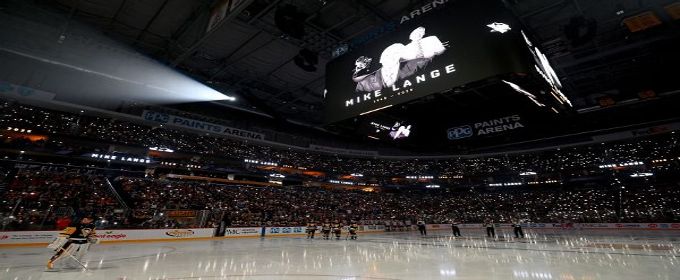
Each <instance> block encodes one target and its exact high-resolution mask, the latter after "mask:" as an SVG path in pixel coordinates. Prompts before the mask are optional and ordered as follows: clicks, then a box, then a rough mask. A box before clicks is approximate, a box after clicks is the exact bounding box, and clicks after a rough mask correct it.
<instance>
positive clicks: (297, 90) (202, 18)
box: [34, 0, 679, 126]
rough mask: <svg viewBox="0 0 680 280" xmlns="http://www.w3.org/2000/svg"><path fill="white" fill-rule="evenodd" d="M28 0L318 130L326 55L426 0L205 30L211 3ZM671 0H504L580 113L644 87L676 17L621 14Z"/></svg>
mask: <svg viewBox="0 0 680 280" xmlns="http://www.w3.org/2000/svg"><path fill="white" fill-rule="evenodd" d="M450 1H453V0H450ZM459 1H462V0H459ZM499 1H500V0H499ZM34 2H35V3H36V5H41V6H43V7H49V8H50V9H56V10H59V11H61V12H62V13H63V14H64V19H65V21H67V22H68V21H71V20H76V21H80V22H85V23H87V24H89V25H91V26H94V27H96V28H98V29H100V30H102V31H103V32H104V33H105V34H107V35H108V36H110V37H112V38H114V39H116V40H119V41H122V42H124V43H127V44H129V45H131V46H134V47H135V48H137V49H138V50H139V51H141V52H143V53H145V54H148V55H149V56H151V57H153V58H155V59H157V60H160V61H162V62H164V63H166V64H168V65H170V66H172V67H176V68H177V69H179V70H180V71H182V72H184V73H187V74H188V75H190V76H192V77H194V78H196V79H197V80H200V81H203V82H204V83H206V84H208V85H210V86H211V87H214V88H216V89H218V90H220V91H221V92H228V93H230V94H235V95H236V96H238V97H239V100H238V101H237V103H238V105H237V106H240V107H242V108H244V109H247V110H253V111H258V112H261V113H266V114H268V115H271V116H274V117H276V118H280V119H288V120H293V121H296V122H301V123H306V124H309V125H311V126H318V125H320V124H322V115H323V112H322V111H323V105H322V102H323V94H324V66H325V64H326V62H327V61H329V60H330V59H331V58H332V52H333V51H334V50H335V49H336V48H337V47H338V46H341V45H342V44H344V43H347V42H350V41H352V40H353V39H356V38H358V37H359V36H364V35H365V34H367V33H368V32H369V31H372V30H376V28H379V27H380V26H383V25H384V24H385V23H387V22H389V21H392V20H395V19H399V18H400V17H401V16H402V15H404V14H405V13H407V12H408V11H411V10H413V9H414V8H416V7H420V6H422V5H423V4H424V3H426V2H431V1H427V0H389V1H388V0H365V1H362V0H242V5H241V6H238V7H237V8H236V10H235V13H233V14H231V15H228V16H227V17H226V18H225V20H224V21H222V22H221V23H220V24H218V25H217V26H216V27H215V28H213V29H212V30H210V31H208V32H206V30H207V28H206V26H207V25H208V21H209V18H210V14H211V10H212V9H213V7H214V6H215V5H217V4H218V3H219V2H220V1H218V0H194V1H186V0H143V1H142V0H54V1H49V0H34ZM675 2H677V1H669V0H665V1H664V0H613V1H585V0H508V1H507V5H508V6H509V7H511V8H512V10H513V11H514V12H515V13H516V15H517V16H518V17H519V18H520V19H521V21H522V22H523V24H525V28H526V29H528V30H529V31H530V32H531V33H533V34H534V35H535V37H536V38H537V39H539V41H541V45H542V46H543V47H544V49H545V50H546V52H547V54H548V56H549V57H550V58H552V60H553V61H554V63H555V68H556V71H557V73H558V75H559V76H560V77H561V79H562V80H563V83H564V84H565V85H566V87H567V88H566V90H565V92H567V93H568V95H569V96H570V98H571V99H572V100H573V101H574V103H575V105H576V107H577V108H581V109H583V108H588V107H590V106H593V105H596V102H597V100H596V99H597V98H598V97H600V96H604V95H619V94H630V92H629V93H626V92H625V91H626V90H624V88H628V89H630V88H633V89H637V88H644V85H638V84H636V83H635V82H633V81H637V80H642V79H646V78H658V75H656V76H655V77H648V76H646V75H645V73H650V71H649V70H650V69H655V68H656V67H657V65H659V63H661V62H664V61H668V57H663V54H666V52H664V49H668V50H672V49H673V47H672V45H670V46H669V44H667V42H668V40H677V37H678V30H679V28H677V27H678V24H679V23H678V21H677V20H676V21H674V22H673V21H670V23H669V24H664V25H663V26H661V27H657V28H653V29H652V30H648V31H645V32H636V33H632V32H631V31H629V30H628V28H626V26H625V25H623V24H622V20H623V19H625V18H627V17H630V16H633V15H638V14H640V13H643V12H646V11H654V12H656V14H658V15H660V16H661V17H665V18H663V19H664V21H669V20H668V19H667V17H668V14H667V13H665V12H664V10H663V7H665V6H667V5H669V4H672V3H675ZM287 5H292V6H294V7H296V8H297V13H296V17H297V18H299V20H298V22H302V26H304V31H305V34H303V35H302V34H301V35H302V36H297V37H299V38H294V36H290V35H288V34H286V33H284V32H282V31H281V30H280V28H279V27H277V24H276V13H277V10H278V9H283V7H290V6H287ZM574 34H576V35H574ZM575 37H576V38H575ZM302 49H307V50H310V51H311V52H315V53H318V60H319V61H318V64H317V65H316V70H309V69H308V70H307V71H306V70H303V69H302V68H301V67H299V66H298V65H296V63H295V58H296V56H298V55H299V53H300V50H302ZM671 61H677V57H675V58H673V59H671ZM631 78H636V79H631ZM633 91H635V90H633ZM449 99H450V100H451V102H455V98H453V99H451V98H449Z"/></svg>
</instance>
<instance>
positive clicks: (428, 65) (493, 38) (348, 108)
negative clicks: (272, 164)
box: [325, 0, 534, 123]
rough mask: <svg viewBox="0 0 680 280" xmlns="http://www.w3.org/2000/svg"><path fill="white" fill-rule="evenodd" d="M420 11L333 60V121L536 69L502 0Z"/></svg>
mask: <svg viewBox="0 0 680 280" xmlns="http://www.w3.org/2000/svg"><path fill="white" fill-rule="evenodd" d="M435 4H436V5H435ZM425 9H427V11H426V12H427V13H425V12H424V11H425ZM414 13H415V14H421V13H422V15H421V16H412V15H411V16H409V17H408V18H409V19H408V20H407V21H404V22H403V24H401V25H399V26H398V27H397V28H396V30H395V31H394V32H392V33H389V34H386V35H384V36H382V37H379V38H377V39H375V40H374V41H373V42H371V43H369V44H366V45H363V46H361V47H360V48H357V49H355V50H353V51H351V52H349V53H346V54H344V55H342V56H340V57H338V58H336V59H334V60H332V61H331V62H329V63H328V64H327V66H326V96H325V112H326V121H327V122H328V123H332V122H337V121H342V120H345V119H348V118H351V117H355V116H358V115H365V114H370V113H372V112H374V111H379V110H381V109H386V108H389V107H391V106H394V105H397V104H400V103H404V102H407V101H410V100H414V99H418V98H420V97H424V96H427V95H430V94H434V93H438V92H443V91H447V90H450V89H452V88H454V87H457V86H461V85H465V84H467V83H471V82H475V81H480V80H484V79H487V78H491V77H494V76H497V75H501V74H508V73H528V72H531V71H533V69H534V65H533V64H534V59H533V57H532V56H531V54H530V53H529V52H528V51H527V47H526V43H525V40H524V37H523V35H522V33H521V30H520V26H519V24H518V23H517V22H516V20H515V18H514V16H513V15H512V14H511V13H510V12H509V11H508V10H507V9H506V8H505V7H504V6H503V5H502V3H501V1H492V0H483V1H457V2H454V1H433V3H432V5H429V6H428V5H426V6H424V7H423V8H422V9H420V10H415V11H413V12H411V14H414Z"/></svg>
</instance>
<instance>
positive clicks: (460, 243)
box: [0, 230, 680, 280]
mask: <svg viewBox="0 0 680 280" xmlns="http://www.w3.org/2000/svg"><path fill="white" fill-rule="evenodd" d="M525 232H526V233H528V234H530V236H529V237H528V238H526V239H524V240H515V239H514V238H513V237H510V236H509V234H511V233H510V232H507V231H506V232H498V233H499V238H498V239H488V238H486V237H485V236H484V235H483V232H482V231H481V230H463V237H461V238H453V237H452V235H451V234H450V232H448V231H431V232H429V235H428V236H426V237H421V236H420V235H419V234H417V233H416V232H403V233H401V232H400V233H380V234H366V235H360V236H359V240H355V241H354V240H345V236H344V235H343V238H342V239H341V240H322V239H319V236H318V235H317V238H316V239H313V240H310V239H306V238H305V237H304V236H300V237H278V238H264V239H260V238H237V239H223V240H211V241H186V242H167V243H127V244H101V245H96V246H93V247H92V250H91V251H90V253H89V254H88V255H87V256H86V257H85V263H86V266H87V267H88V269H87V270H84V269H82V268H78V266H77V264H75V263H71V262H68V263H67V262H62V263H61V264H59V265H57V268H56V269H54V270H53V271H46V269H45V263H46V261H47V259H48V258H49V257H50V256H51V251H50V250H49V249H46V248H39V247H19V248H0V268H1V270H0V279H31V280H37V279H70V280H76V279H88V280H95V279H116V280H118V279H338V280H358V279H419V280H425V279H564V280H581V279H582V280H591V279H616V280H621V279H674V280H675V279H680V231H678V230H673V231H642V230H639V231H621V230H619V231H610V230H591V231H582V230H573V231H560V230H556V231H551V232H547V231H535V232H531V231H525ZM68 266H71V267H70V268H69V267H68Z"/></svg>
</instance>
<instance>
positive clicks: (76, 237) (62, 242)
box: [47, 216, 99, 269]
mask: <svg viewBox="0 0 680 280" xmlns="http://www.w3.org/2000/svg"><path fill="white" fill-rule="evenodd" d="M93 222H94V218H93V217H92V216H86V217H83V219H82V220H80V223H79V224H78V225H76V226H75V227H67V228H65V229H64V230H63V231H62V232H61V233H60V234H59V237H57V239H55V240H54V241H53V242H52V244H50V245H49V246H47V248H50V249H54V251H56V253H55V254H54V256H52V258H50V260H49V261H48V262H47V268H48V269H52V268H54V264H55V263H56V262H57V261H59V260H61V259H63V258H64V257H70V258H72V259H73V260H75V261H76V262H78V264H80V266H82V267H83V268H84V267H85V266H84V265H83V264H82V263H81V262H80V260H81V259H82V258H83V257H84V256H85V254H86V253H87V250H88V249H89V248H90V244H97V243H99V240H98V239H97V238H96V237H95V226H94V223H93Z"/></svg>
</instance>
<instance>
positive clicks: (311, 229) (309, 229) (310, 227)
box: [307, 223, 316, 239]
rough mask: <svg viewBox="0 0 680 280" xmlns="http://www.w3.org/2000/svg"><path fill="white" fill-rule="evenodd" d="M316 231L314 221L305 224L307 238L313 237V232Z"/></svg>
mask: <svg viewBox="0 0 680 280" xmlns="http://www.w3.org/2000/svg"><path fill="white" fill-rule="evenodd" d="M315 232H316V224H315V223H309V224H307V239H310V238H311V239H314V233H315Z"/></svg>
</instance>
